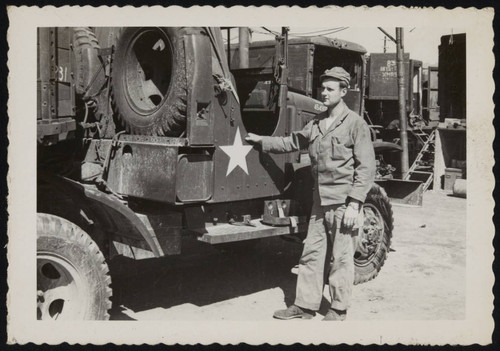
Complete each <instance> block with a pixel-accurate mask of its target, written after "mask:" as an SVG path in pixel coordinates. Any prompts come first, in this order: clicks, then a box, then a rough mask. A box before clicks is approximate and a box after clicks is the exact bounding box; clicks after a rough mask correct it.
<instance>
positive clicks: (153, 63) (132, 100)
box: [123, 28, 173, 115]
mask: <svg viewBox="0 0 500 351" xmlns="http://www.w3.org/2000/svg"><path fill="white" fill-rule="evenodd" d="M172 52H173V51H172V47H171V45H170V41H169V39H168V37H167V36H166V34H165V33H164V32H163V31H161V30H160V29H158V28H149V29H146V30H144V31H140V32H139V33H138V34H137V35H136V37H135V38H134V40H132V41H131V43H130V45H129V46H128V48H127V52H126V56H125V57H126V66H125V75H124V78H123V79H124V83H125V91H126V98H127V100H128V102H129V104H130V107H131V108H132V109H133V110H134V111H135V112H136V113H138V114H143V115H146V114H150V113H152V112H154V111H156V110H158V109H159V107H160V106H161V105H162V104H163V102H164V101H165V97H166V96H167V93H168V89H169V86H170V80H171V76H172Z"/></svg>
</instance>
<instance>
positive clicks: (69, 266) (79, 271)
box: [37, 214, 111, 320]
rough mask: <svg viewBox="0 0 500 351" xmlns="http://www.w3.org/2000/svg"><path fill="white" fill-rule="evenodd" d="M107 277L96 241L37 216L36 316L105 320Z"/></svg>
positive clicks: (68, 224) (70, 226)
mask: <svg viewBox="0 0 500 351" xmlns="http://www.w3.org/2000/svg"><path fill="white" fill-rule="evenodd" d="M110 285H111V277H110V276H109V269H108V265H107V264H106V261H105V260H104V256H103V255H102V253H101V251H100V250H99V248H98V247H97V245H96V243H95V242H94V241H93V240H92V239H91V238H90V236H89V235H88V234H87V233H85V232H84V231H83V230H82V229H81V228H80V227H78V226H77V225H75V224H73V223H71V222H69V221H67V220H66V219H63V218H61V217H57V216H54V215H49V214H38V215H37V301H38V302H37V318H38V319H42V320H55V319H58V320H107V319H109V314H108V310H109V309H110V308H111V300H110V298H111V287H110Z"/></svg>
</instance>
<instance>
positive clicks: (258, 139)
mask: <svg viewBox="0 0 500 351" xmlns="http://www.w3.org/2000/svg"><path fill="white" fill-rule="evenodd" d="M245 140H246V141H247V142H249V143H253V144H262V136H260V135H257V134H254V133H248V135H247V136H246V137H245Z"/></svg>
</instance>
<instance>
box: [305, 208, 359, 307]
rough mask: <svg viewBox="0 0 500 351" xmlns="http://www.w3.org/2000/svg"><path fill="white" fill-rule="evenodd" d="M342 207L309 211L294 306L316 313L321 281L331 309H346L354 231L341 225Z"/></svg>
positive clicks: (320, 294) (319, 301)
mask: <svg viewBox="0 0 500 351" xmlns="http://www.w3.org/2000/svg"><path fill="white" fill-rule="evenodd" d="M345 209H346V205H345V204H340V205H332V206H326V207H320V208H316V209H314V210H313V213H312V216H311V219H310V222H309V227H308V230H307V237H306V240H305V243H304V250H303V252H302V256H301V258H300V261H299V274H298V278H297V292H296V298H295V305H297V306H299V307H302V308H306V309H310V310H315V311H317V310H319V306H320V304H321V299H322V297H323V288H324V285H325V282H326V281H327V282H328V285H329V287H330V296H331V299H332V302H331V308H334V309H336V310H347V309H348V308H349V303H350V299H351V294H352V287H353V285H354V250H355V247H356V239H357V233H358V229H357V228H356V229H352V230H347V229H346V228H345V227H344V226H343V225H342V219H343V217H344V212H345Z"/></svg>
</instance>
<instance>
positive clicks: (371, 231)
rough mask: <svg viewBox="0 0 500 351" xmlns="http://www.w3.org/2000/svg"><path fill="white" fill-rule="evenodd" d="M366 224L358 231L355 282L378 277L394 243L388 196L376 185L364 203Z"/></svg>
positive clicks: (392, 220) (392, 221) (358, 282)
mask: <svg viewBox="0 0 500 351" xmlns="http://www.w3.org/2000/svg"><path fill="white" fill-rule="evenodd" d="M363 211H364V217H365V218H364V225H363V228H360V230H359V234H358V235H359V236H358V245H357V248H356V252H355V254H354V264H355V271H354V272H355V276H354V284H360V283H364V282H367V281H369V280H371V279H373V278H375V277H376V276H377V274H378V272H379V271H380V269H381V268H382V266H383V265H384V262H385V259H386V258H387V254H388V252H389V247H390V245H391V238H392V229H393V227H394V219H393V216H392V206H391V204H390V202H389V198H388V197H387V194H386V193H385V191H384V189H382V188H381V187H380V186H379V185H377V184H374V185H373V187H372V188H371V190H370V192H369V193H368V196H367V198H366V201H365V204H364V205H363Z"/></svg>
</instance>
